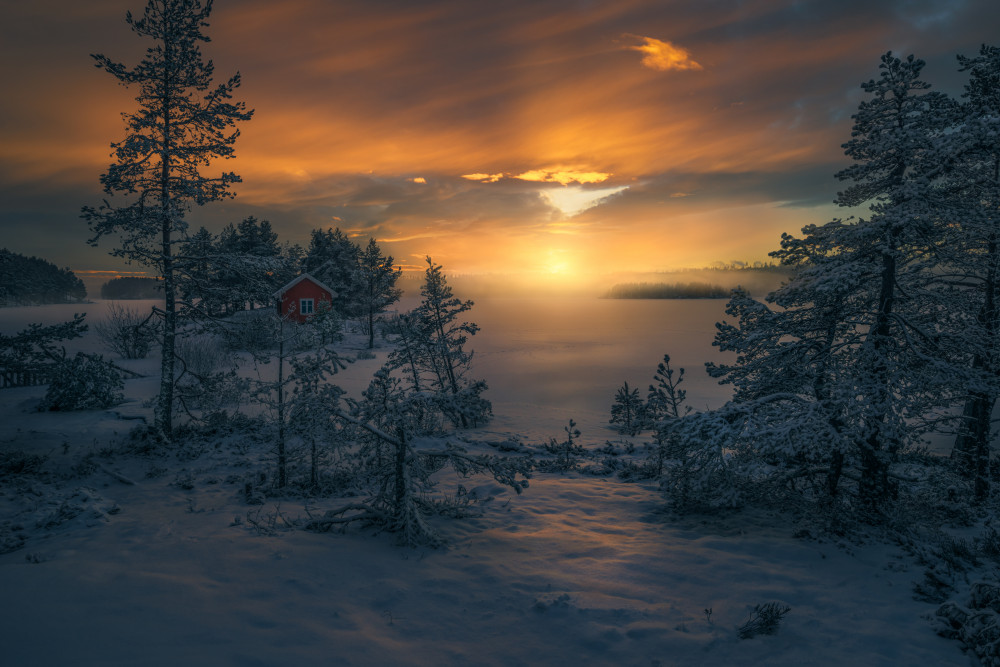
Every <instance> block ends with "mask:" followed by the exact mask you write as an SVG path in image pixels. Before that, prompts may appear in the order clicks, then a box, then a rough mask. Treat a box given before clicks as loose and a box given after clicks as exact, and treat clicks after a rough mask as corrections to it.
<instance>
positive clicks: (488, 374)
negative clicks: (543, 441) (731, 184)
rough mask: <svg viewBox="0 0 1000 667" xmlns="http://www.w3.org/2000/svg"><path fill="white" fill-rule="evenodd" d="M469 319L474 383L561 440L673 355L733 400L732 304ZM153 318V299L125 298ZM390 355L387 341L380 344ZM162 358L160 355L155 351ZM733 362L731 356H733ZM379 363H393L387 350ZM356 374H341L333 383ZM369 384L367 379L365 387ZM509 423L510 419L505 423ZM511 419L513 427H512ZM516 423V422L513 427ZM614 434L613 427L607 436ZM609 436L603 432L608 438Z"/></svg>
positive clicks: (45, 312)
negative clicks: (723, 330) (723, 336)
mask: <svg viewBox="0 0 1000 667" xmlns="http://www.w3.org/2000/svg"><path fill="white" fill-rule="evenodd" d="M418 301H419V296H416V295H414V296H409V295H408V298H405V299H404V300H403V302H402V303H400V304H398V305H399V307H400V309H401V310H405V309H409V308H412V307H413V306H415V305H417V302H418ZM473 301H474V302H475V305H474V307H473V308H472V310H470V311H468V312H467V313H465V314H464V315H465V317H464V318H463V320H466V321H470V322H475V323H477V324H478V325H479V326H480V331H479V333H478V334H476V335H475V336H472V337H470V339H469V342H468V343H467V344H466V349H471V350H474V357H473V370H472V377H474V378H476V379H479V378H481V379H484V380H486V382H487V384H488V385H489V390H488V391H487V392H486V394H485V396H486V398H488V399H489V400H490V401H492V402H493V403H494V407H495V412H496V414H497V417H498V418H502V417H504V416H510V417H514V420H513V421H514V422H516V421H517V420H516V415H523V414H525V413H532V412H534V411H538V410H541V411H547V412H549V413H551V417H552V419H551V430H552V435H558V434H559V432H560V429H561V428H562V425H563V424H565V421H566V420H567V419H569V418H570V417H572V418H573V419H575V420H576V421H577V422H578V423H579V424H580V426H581V428H583V427H586V429H587V430H588V431H589V433H588V434H587V435H589V436H591V437H593V436H596V435H597V433H595V427H597V426H598V425H602V426H603V425H606V423H607V419H608V416H609V415H610V410H611V403H612V401H613V398H614V394H615V391H616V390H617V389H618V387H619V386H621V384H622V382H625V381H627V382H628V383H629V386H630V387H637V388H638V389H639V392H640V395H641V396H642V397H643V398H645V396H646V391H647V389H648V386H649V384H651V382H652V380H653V374H654V373H655V372H656V366H657V364H658V363H659V362H660V361H661V360H662V359H663V355H664V354H669V355H670V359H671V366H672V367H673V368H675V369H678V368H684V369H685V376H684V383H683V384H682V385H681V387H682V388H683V389H686V390H687V392H688V396H687V398H688V404H689V405H691V406H692V407H694V408H695V409H699V410H701V409H705V408H706V407H717V406H719V405H722V403H724V402H725V400H726V398H728V396H729V388H728V387H721V386H719V385H718V384H717V383H716V381H715V380H713V379H712V378H710V377H708V375H707V374H706V373H705V362H706V361H719V360H721V359H723V358H724V355H722V354H721V353H720V352H719V351H718V350H717V349H716V348H714V347H712V339H713V336H714V335H715V322H717V321H719V320H721V319H723V317H724V314H725V313H724V310H725V304H726V301H725V300H724V299H678V300H668V299H663V300H631V299H600V298H596V297H584V296H570V297H558V296H551V295H548V296H543V297H524V296H515V297H500V296H481V297H476V298H474V299H473ZM109 303H111V302H107V301H95V302H93V303H89V304H61V305H52V306H35V307H17V308H4V309H2V310H0V333H4V334H8V335H9V334H12V333H14V332H16V331H18V330H20V329H23V328H24V327H26V326H28V324H29V323H32V322H38V323H43V324H54V323H57V322H63V321H66V320H68V319H70V318H71V317H72V315H73V314H74V313H78V312H86V313H87V320H86V321H87V322H88V323H89V324H90V325H91V333H90V334H89V335H93V325H94V324H95V323H97V322H99V321H101V320H102V319H103V318H104V317H105V314H106V310H107V306H108V304H109ZM118 303H121V304H123V305H126V306H128V307H129V308H134V309H138V310H141V311H143V312H148V309H149V308H150V307H151V306H152V305H153V304H154V303H157V302H156V301H153V300H139V301H121V302H118ZM378 344H379V346H380V348H381V349H383V350H384V348H382V346H384V345H385V343H384V342H382V341H378ZM66 347H67V348H68V349H69V351H70V352H73V351H75V350H77V349H91V350H92V349H95V348H94V342H93V341H68V342H67V343H66ZM153 354H154V355H155V354H157V353H156V352H155V351H154V353H153ZM725 356H728V357H730V358H732V355H725ZM379 359H380V360H381V359H384V356H383V353H381V352H380V354H379ZM374 363H381V361H378V362H375V361H367V362H365V363H364V364H361V363H359V364H357V366H358V367H356V368H349V369H348V371H347V372H346V373H345V376H354V375H356V374H363V375H365V377H366V378H367V377H370V373H371V372H374V367H371V368H370V367H369V366H371V365H372V364H374ZM346 379H347V377H343V378H340V377H339V376H338V378H335V379H334V380H333V381H334V382H340V381H342V380H346ZM366 383H367V379H365V380H363V383H362V384H361V386H364V385H365V384H366ZM501 421H505V420H501ZM508 423H509V422H508ZM509 425H510V426H512V427H513V426H514V425H515V424H514V423H509ZM612 434H613V432H612V431H610V430H609V432H608V434H607V436H608V437H610V436H611V435H612ZM602 437H603V436H602Z"/></svg>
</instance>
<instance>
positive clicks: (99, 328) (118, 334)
mask: <svg viewBox="0 0 1000 667" xmlns="http://www.w3.org/2000/svg"><path fill="white" fill-rule="evenodd" d="M94 331H96V332H97V335H98V337H99V338H100V339H101V342H102V343H104V345H105V347H107V349H108V350H110V351H112V352H114V353H115V354H117V355H119V356H121V357H122V358H123V359H145V358H146V357H147V356H148V355H149V351H150V349H151V348H152V347H153V345H154V344H155V343H156V337H157V331H156V326H155V325H154V324H153V321H152V319H151V317H150V316H149V315H143V314H142V313H141V312H139V310H138V309H136V308H129V307H127V306H122V305H120V304H117V303H111V304H109V305H108V316H107V317H106V318H105V319H104V320H102V321H100V322H98V323H97V324H95V325H94Z"/></svg>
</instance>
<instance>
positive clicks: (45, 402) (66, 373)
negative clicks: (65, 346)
mask: <svg viewBox="0 0 1000 667" xmlns="http://www.w3.org/2000/svg"><path fill="white" fill-rule="evenodd" d="M124 388H125V381H124V379H123V378H122V373H121V371H120V370H119V369H118V368H117V367H116V366H115V365H114V364H112V363H111V362H110V361H105V360H104V358H103V357H102V356H101V355H95V354H84V353H83V352H78V353H77V355H76V356H75V357H73V358H72V359H67V360H66V361H64V362H63V363H61V364H59V365H58V370H57V372H56V373H54V374H53V378H52V382H51V383H49V388H48V391H46V392H45V398H43V399H42V403H41V405H40V406H39V409H40V410H53V411H55V410H95V409H100V408H109V407H111V406H112V405H117V404H119V403H121V402H122V401H124V400H125V394H124V393H123V391H122V390H123V389H124Z"/></svg>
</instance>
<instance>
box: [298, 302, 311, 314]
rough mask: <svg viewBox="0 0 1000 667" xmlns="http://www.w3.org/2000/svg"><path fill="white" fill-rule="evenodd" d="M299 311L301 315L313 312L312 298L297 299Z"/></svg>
mask: <svg viewBox="0 0 1000 667" xmlns="http://www.w3.org/2000/svg"><path fill="white" fill-rule="evenodd" d="M299 312H300V313H301V314H303V315H312V314H313V300H312V299H299Z"/></svg>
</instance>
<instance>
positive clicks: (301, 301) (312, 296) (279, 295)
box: [274, 273, 336, 323]
mask: <svg viewBox="0 0 1000 667" xmlns="http://www.w3.org/2000/svg"><path fill="white" fill-rule="evenodd" d="M335 294H336V292H334V291H333V290H332V289H330V288H329V287H327V286H326V285H324V284H323V283H321V282H320V281H318V280H316V279H315V278H313V277H312V276H310V275H309V274H308V273H303V274H302V275H300V276H298V277H296V278H295V280H293V281H291V282H290V283H288V284H287V285H285V286H284V287H282V288H281V289H279V290H278V291H277V292H275V293H274V300H275V302H277V305H278V314H279V315H281V316H282V317H285V318H287V319H289V320H292V321H294V322H300V323H301V322H305V321H306V320H307V319H308V318H309V316H311V315H314V314H315V313H317V312H319V309H320V304H321V303H324V302H325V303H326V305H327V307H329V306H330V305H331V304H332V302H333V297H334V295H335Z"/></svg>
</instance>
